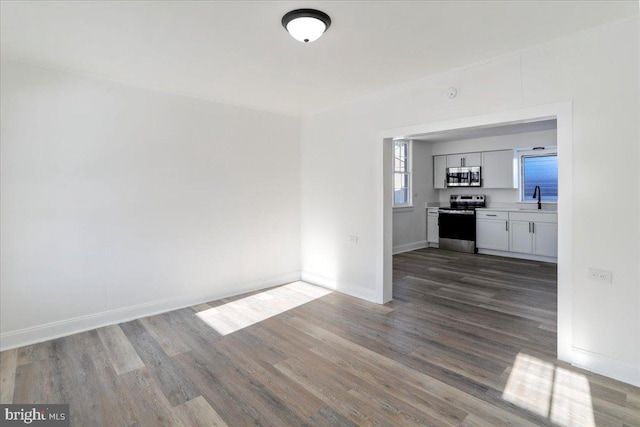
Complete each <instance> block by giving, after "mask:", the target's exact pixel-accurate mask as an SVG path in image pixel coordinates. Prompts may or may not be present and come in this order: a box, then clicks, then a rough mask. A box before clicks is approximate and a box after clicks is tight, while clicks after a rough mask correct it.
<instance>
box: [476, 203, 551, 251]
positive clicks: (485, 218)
mask: <svg viewBox="0 0 640 427" xmlns="http://www.w3.org/2000/svg"><path fill="white" fill-rule="evenodd" d="M476 247H477V248H478V250H479V251H480V252H483V250H484V251H487V252H484V253H493V254H495V255H502V254H501V253H494V252H492V251H500V252H505V253H504V255H505V256H515V257H522V258H529V259H543V260H544V259H546V258H550V260H552V259H553V258H557V257H558V216H557V214H556V213H555V212H521V211H498V210H496V211H494V210H488V209H479V210H477V211H476ZM532 256H536V257H532ZM542 257H544V258H542Z"/></svg>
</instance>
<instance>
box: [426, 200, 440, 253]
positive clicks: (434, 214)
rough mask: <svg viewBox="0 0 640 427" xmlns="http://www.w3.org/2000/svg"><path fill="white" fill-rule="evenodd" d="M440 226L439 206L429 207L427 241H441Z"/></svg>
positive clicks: (435, 242)
mask: <svg viewBox="0 0 640 427" xmlns="http://www.w3.org/2000/svg"><path fill="white" fill-rule="evenodd" d="M439 235H440V227H439V226H438V208H435V209H433V208H429V209H427V243H432V244H435V245H437V244H438V243H439Z"/></svg>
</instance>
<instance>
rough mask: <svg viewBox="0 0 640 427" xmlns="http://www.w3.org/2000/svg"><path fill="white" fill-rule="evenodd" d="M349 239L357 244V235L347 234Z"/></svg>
mask: <svg viewBox="0 0 640 427" xmlns="http://www.w3.org/2000/svg"><path fill="white" fill-rule="evenodd" d="M349 241H350V242H351V243H353V244H354V245H357V244H358V236H349Z"/></svg>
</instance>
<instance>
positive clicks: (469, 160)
mask: <svg viewBox="0 0 640 427" xmlns="http://www.w3.org/2000/svg"><path fill="white" fill-rule="evenodd" d="M462 166H482V156H481V153H462V154H449V155H448V156H447V167H448V168H459V167H462Z"/></svg>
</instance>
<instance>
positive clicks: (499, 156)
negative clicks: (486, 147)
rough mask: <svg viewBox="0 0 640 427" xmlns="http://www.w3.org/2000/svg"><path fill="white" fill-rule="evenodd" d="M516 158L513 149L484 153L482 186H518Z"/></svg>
mask: <svg viewBox="0 0 640 427" xmlns="http://www.w3.org/2000/svg"><path fill="white" fill-rule="evenodd" d="M515 161H516V158H515V157H514V153H513V150H500V151H487V152H483V153H482V171H481V173H482V187H484V188H518V175H517V167H516V166H515V165H516V163H515Z"/></svg>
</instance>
